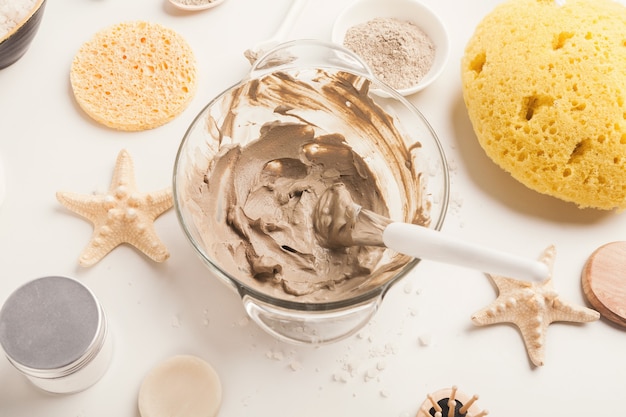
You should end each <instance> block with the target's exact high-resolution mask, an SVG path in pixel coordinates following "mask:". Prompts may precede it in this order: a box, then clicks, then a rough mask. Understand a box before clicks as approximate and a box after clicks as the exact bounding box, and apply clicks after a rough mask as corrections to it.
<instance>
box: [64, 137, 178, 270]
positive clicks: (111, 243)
mask: <svg viewBox="0 0 626 417" xmlns="http://www.w3.org/2000/svg"><path fill="white" fill-rule="evenodd" d="M56 197H57V200H59V202H60V203H61V204H63V205H64V206H65V207H66V208H68V209H69V210H71V211H73V212H75V213H77V214H79V215H81V216H83V217H85V218H87V219H88V220H90V221H91V222H92V223H93V226H94V231H93V235H92V237H91V240H90V242H89V244H88V245H87V247H86V248H85V249H84V250H83V252H82V254H81V255H80V258H79V263H80V265H81V266H91V265H94V264H95V263H97V262H98V261H100V260H101V259H102V258H104V257H105V256H106V255H107V254H108V253H109V252H111V251H112V250H113V249H114V248H115V247H117V246H119V245H120V244H122V243H129V244H131V245H133V246H134V247H136V248H137V249H139V250H140V251H142V252H143V253H144V254H146V255H147V256H148V257H150V258H151V259H152V260H154V261H156V262H163V261H165V260H166V259H167V258H168V257H169V252H168V250H167V248H166V247H165V245H164V244H163V243H162V242H161V240H160V239H159V237H158V236H157V234H156V231H155V229H154V220H155V219H156V218H157V217H159V216H160V215H161V214H162V213H164V212H165V211H167V210H168V209H170V208H171V207H172V205H173V197H172V190H171V187H168V188H166V189H164V190H161V191H157V192H153V193H140V192H139V191H137V186H136V184H135V174H134V171H133V160H132V158H131V156H130V154H129V153H128V151H126V150H125V149H123V150H122V151H120V153H119V155H118V157H117V162H116V164H115V170H114V171H113V179H112V180H111V185H110V187H109V191H108V193H107V194H79V193H71V192H61V191H60V192H57V194H56Z"/></svg>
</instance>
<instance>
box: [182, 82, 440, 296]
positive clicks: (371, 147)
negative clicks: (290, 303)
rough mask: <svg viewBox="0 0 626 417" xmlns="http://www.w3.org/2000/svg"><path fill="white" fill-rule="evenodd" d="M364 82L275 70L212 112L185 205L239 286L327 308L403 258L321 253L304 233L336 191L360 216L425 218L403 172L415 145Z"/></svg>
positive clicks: (368, 251) (373, 282)
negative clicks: (364, 212)
mask: <svg viewBox="0 0 626 417" xmlns="http://www.w3.org/2000/svg"><path fill="white" fill-rule="evenodd" d="M369 86H370V84H369V81H368V80H366V79H364V78H361V77H358V76H354V75H352V74H348V73H345V72H328V71H321V70H315V71H311V72H310V73H308V74H305V75H304V76H303V74H302V73H298V74H290V73H286V72H277V73H271V74H269V75H266V76H264V77H262V78H260V79H255V80H251V81H248V82H245V83H242V84H241V85H240V86H238V87H236V88H234V89H233V90H231V91H230V92H228V93H227V94H226V95H225V96H224V97H222V99H221V100H218V101H217V102H216V103H214V104H213V105H212V109H210V111H209V112H208V115H207V118H206V120H205V123H204V124H203V125H202V128H203V129H205V130H206V132H205V134H206V136H207V137H208V139H207V141H206V143H205V144H204V145H206V148H205V149H198V150H197V153H196V155H195V158H194V159H195V160H194V163H193V164H191V165H190V166H189V167H187V170H186V176H188V177H189V178H191V180H190V181H188V187H187V188H185V189H184V195H185V200H184V204H185V205H186V206H187V209H188V210H189V211H190V212H192V213H193V214H192V216H193V223H194V225H193V227H194V229H195V230H197V232H198V234H199V235H200V236H201V239H202V241H201V242H200V246H201V250H202V251H203V252H204V253H205V254H206V256H207V257H208V258H209V259H212V260H214V261H213V262H214V263H215V264H217V265H218V266H219V268H220V269H221V270H222V271H224V272H225V273H226V274H228V275H229V276H230V277H232V278H234V279H235V280H236V281H237V282H239V283H241V284H243V285H245V286H248V287H251V288H254V289H255V290H256V291H258V292H262V293H266V294H268V295H270V296H272V297H277V298H281V299H286V300H298V301H302V302H328V301H337V300H341V299H346V298H350V297H353V296H354V295H355V294H359V293H360V292H365V291H368V290H370V289H372V288H373V287H375V286H378V285H380V284H381V283H384V282H386V281H388V280H389V279H391V278H392V277H393V276H394V275H396V274H397V272H398V270H399V269H401V268H402V267H404V266H405V265H406V264H407V263H408V262H409V261H410V260H411V258H409V257H407V256H403V255H399V254H395V253H389V252H390V251H388V250H386V249H384V248H380V247H368V246H362V247H360V246H352V247H347V248H334V249H329V248H327V247H325V246H324V245H323V243H322V242H320V241H319V240H318V238H317V237H316V235H315V230H314V228H313V223H314V216H315V215H316V214H315V206H316V204H317V201H318V199H319V197H320V196H321V195H322V194H323V192H324V191H325V190H326V189H327V188H329V187H331V186H332V185H333V184H337V183H342V184H344V185H345V187H346V188H347V189H348V191H349V192H350V194H351V195H352V198H353V200H354V202H355V203H356V204H359V205H360V206H362V207H364V208H366V209H369V210H372V211H374V212H376V213H379V214H381V215H384V216H389V217H392V218H394V217H395V218H398V220H402V221H408V222H413V223H419V224H424V225H427V224H428V222H429V213H428V204H427V203H425V199H424V196H423V183H422V174H421V173H420V171H419V167H416V166H414V164H413V160H414V158H413V152H416V151H419V143H418V142H416V143H414V144H413V146H407V145H406V141H405V140H404V139H403V136H402V133H401V132H400V131H399V130H398V128H397V126H396V122H395V120H394V119H393V118H392V117H391V116H390V115H389V114H387V113H386V112H385V111H384V110H383V109H382V108H381V107H380V106H378V105H377V104H376V103H375V102H374V101H373V100H372V98H371V97H370V94H369ZM252 119H253V120H262V121H263V123H251V122H249V120H252Z"/></svg>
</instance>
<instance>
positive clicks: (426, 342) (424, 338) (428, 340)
mask: <svg viewBox="0 0 626 417" xmlns="http://www.w3.org/2000/svg"><path fill="white" fill-rule="evenodd" d="M418 341H419V344H420V346H430V345H431V344H432V342H433V337H432V335H431V334H429V333H425V334H423V335H421V336H420V337H419V338H418Z"/></svg>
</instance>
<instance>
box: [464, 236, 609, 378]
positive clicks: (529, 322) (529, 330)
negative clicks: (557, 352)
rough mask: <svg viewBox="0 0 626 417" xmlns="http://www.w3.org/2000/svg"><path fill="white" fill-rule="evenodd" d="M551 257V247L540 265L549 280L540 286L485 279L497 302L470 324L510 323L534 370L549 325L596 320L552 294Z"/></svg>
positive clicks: (594, 313) (541, 357)
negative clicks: (545, 268) (495, 290)
mask: <svg viewBox="0 0 626 417" xmlns="http://www.w3.org/2000/svg"><path fill="white" fill-rule="evenodd" d="M555 255H556V250H555V248H554V246H550V247H548V248H547V249H546V250H545V251H544V254H543V257H542V261H543V262H545V263H546V264H547V265H548V266H549V267H550V276H548V278H546V279H545V280H544V281H543V282H528V281H519V280H516V279H512V278H506V277H502V276H497V275H489V277H490V278H491V279H492V280H493V282H494V284H495V285H496V287H498V298H496V300H495V301H494V302H492V303H491V304H490V305H489V306H487V307H485V308H484V309H482V310H480V311H478V312H476V313H474V315H473V316H472V321H473V322H474V324H477V325H479V326H482V325H486V324H495V323H513V324H514V325H515V326H517V327H518V328H519V330H520V332H521V333H522V338H523V339H524V343H525V345H526V351H527V352H528V355H529V357H530V360H531V361H532V363H533V364H534V365H536V366H541V365H543V363H544V344H545V339H546V333H547V330H548V326H549V325H550V324H551V323H553V322H556V321H568V322H577V323H586V322H590V321H594V320H598V319H599V318H600V314H599V313H598V312H597V311H595V310H591V309H589V308H586V307H582V306H576V305H573V304H570V303H568V302H566V301H564V300H562V299H561V298H560V297H559V295H558V294H557V293H556V291H555V290H554V286H553V284H552V269H553V265H554V257H555Z"/></svg>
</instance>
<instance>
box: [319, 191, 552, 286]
mask: <svg viewBox="0 0 626 417" xmlns="http://www.w3.org/2000/svg"><path fill="white" fill-rule="evenodd" d="M313 223H314V226H315V230H316V233H317V235H318V237H319V238H320V240H321V241H322V242H323V243H324V244H325V245H326V246H328V247H331V248H337V247H342V246H343V247H348V246H384V247H387V248H389V249H392V250H395V251H396V252H399V253H403V254H405V255H409V256H413V257H415V258H420V259H427V260H431V261H438V262H445V263H448V264H452V265H457V266H463V267H468V268H472V269H476V270H479V271H481V272H487V273H490V274H494V275H502V276H505V277H508V278H514V279H520V280H531V281H543V280H545V279H547V278H548V277H549V275H550V270H549V268H548V265H546V264H545V263H543V262H540V261H537V260H530V259H527V258H523V257H520V256H516V255H513V254H510V253H506V252H502V251H500V250H496V249H491V248H488V247H484V246H481V245H477V244H475V243H470V242H466V241H463V240H461V239H458V238H455V237H453V236H449V235H446V234H444V233H443V232H440V231H437V230H433V229H429V228H427V227H424V226H419V225H416V224H410V223H401V222H394V221H392V220H390V219H388V218H386V217H384V216H380V215H378V214H376V213H374V212H372V211H370V210H366V209H364V208H362V207H361V206H359V205H357V204H355V203H354V202H353V201H352V197H351V196H350V192H349V191H348V190H347V189H346V188H345V186H344V185H343V184H334V185H333V186H331V187H329V188H328V189H327V190H326V191H325V192H324V194H322V196H321V197H320V199H319V201H318V203H317V207H316V210H315V215H314V219H313Z"/></svg>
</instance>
